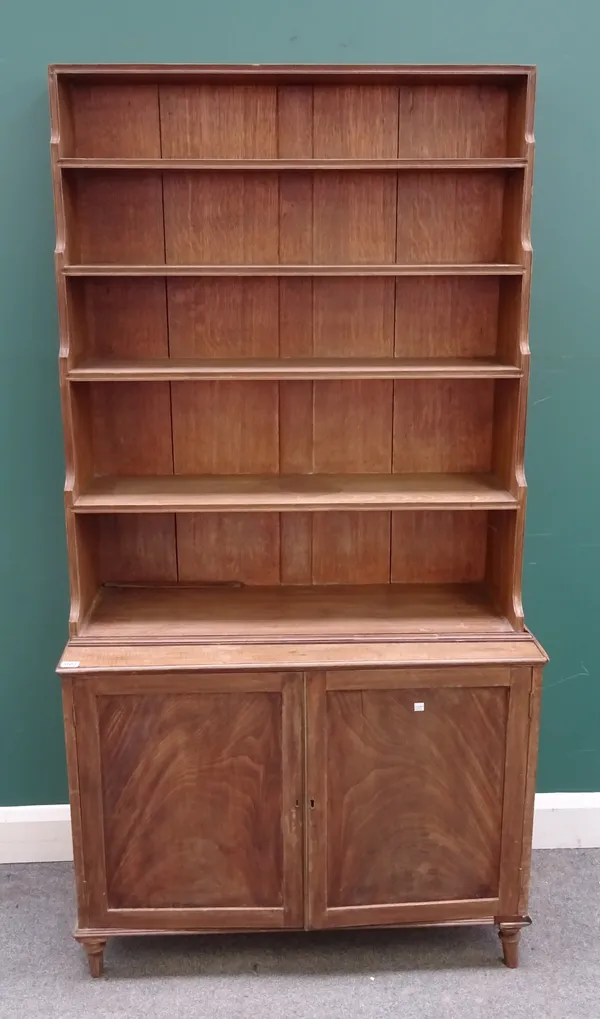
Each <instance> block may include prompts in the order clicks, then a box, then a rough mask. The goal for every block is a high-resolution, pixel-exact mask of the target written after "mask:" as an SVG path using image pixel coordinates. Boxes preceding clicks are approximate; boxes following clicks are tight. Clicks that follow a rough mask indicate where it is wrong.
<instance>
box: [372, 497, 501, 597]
mask: <svg viewBox="0 0 600 1019" xmlns="http://www.w3.org/2000/svg"><path fill="white" fill-rule="evenodd" d="M487 531H488V514H487V513H473V512H462V511H460V512H457V511H451V512H432V511H431V510H429V511H428V510H420V511H418V512H410V511H409V512H406V513H392V531H391V578H390V579H391V581H392V583H395V584H398V583H400V584H411V583H418V584H448V583H453V584H463V583H478V582H479V581H482V580H483V579H484V577H485V566H486V552H487Z"/></svg>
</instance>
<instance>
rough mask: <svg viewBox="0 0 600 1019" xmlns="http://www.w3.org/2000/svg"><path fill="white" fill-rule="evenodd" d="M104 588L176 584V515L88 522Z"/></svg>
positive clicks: (120, 516) (114, 517)
mask: <svg viewBox="0 0 600 1019" xmlns="http://www.w3.org/2000/svg"><path fill="white" fill-rule="evenodd" d="M84 526H85V527H86V528H87V536H86V537H87V541H88V542H89V543H90V545H91V547H92V548H93V549H94V552H95V563H96V570H97V575H98V581H99V583H100V584H156V583H162V584H174V583H175V582H176V581H177V579H178V577H177V556H176V537H175V516H174V514H172V513H156V514H154V513H132V514H129V513H113V514H110V513H109V514H98V516H90V517H87V518H85V520H84Z"/></svg>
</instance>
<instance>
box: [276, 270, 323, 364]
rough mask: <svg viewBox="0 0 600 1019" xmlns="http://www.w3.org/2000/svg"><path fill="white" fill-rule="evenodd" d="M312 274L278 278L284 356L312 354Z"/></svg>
mask: <svg viewBox="0 0 600 1019" xmlns="http://www.w3.org/2000/svg"><path fill="white" fill-rule="evenodd" d="M317 282H318V281H317V280H312V279H310V278H309V277H305V278H301V277H299V278H298V279H284V278H282V279H280V280H279V350H280V355H281V357H312V356H313V353H314V344H313V328H314V326H313V287H314V285H315V284H316V283H317Z"/></svg>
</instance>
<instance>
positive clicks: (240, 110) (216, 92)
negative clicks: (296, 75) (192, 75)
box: [160, 84, 277, 159]
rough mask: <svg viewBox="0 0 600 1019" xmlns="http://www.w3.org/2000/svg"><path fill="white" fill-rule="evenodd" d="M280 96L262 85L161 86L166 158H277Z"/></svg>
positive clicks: (161, 117) (274, 89)
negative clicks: (277, 111) (278, 100)
mask: <svg viewBox="0 0 600 1019" xmlns="http://www.w3.org/2000/svg"><path fill="white" fill-rule="evenodd" d="M276 109H277V92H276V88H275V87H274V86H268V85H265V86H261V85H250V86H249V85H230V84H227V85H204V84H203V85H190V86H185V85H161V86H160V123H161V132H162V148H163V157H164V158H165V159H274V158H275V157H276V155H277V125H276Z"/></svg>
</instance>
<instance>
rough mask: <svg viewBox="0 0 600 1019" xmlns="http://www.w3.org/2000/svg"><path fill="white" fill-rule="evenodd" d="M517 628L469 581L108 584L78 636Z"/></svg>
mask: <svg viewBox="0 0 600 1019" xmlns="http://www.w3.org/2000/svg"><path fill="white" fill-rule="evenodd" d="M506 632H509V633H510V632H512V631H511V626H510V624H509V623H508V621H507V620H506V619H505V618H504V617H503V616H501V615H499V614H498V613H497V612H496V611H495V610H494V609H493V607H492V606H491V604H490V602H489V599H488V596H487V594H486V592H485V590H484V589H483V588H482V587H480V586H479V585H469V584H464V585H463V584H447V585H446V584H444V585H440V584H398V585H385V584H382V585H362V586H354V587H342V586H340V587H243V586H239V587H236V586H234V585H232V586H218V585H217V586H215V585H213V586H211V585H207V586H206V587H104V588H102V589H101V590H100V593H99V596H98V598H97V599H96V601H95V603H94V605H93V608H92V610H91V612H90V614H89V616H88V618H87V619H86V620H85V622H84V624H83V627H82V629H81V631H80V634H79V637H80V638H82V639H84V640H85V641H86V642H90V641H93V640H100V641H104V640H115V639H116V638H118V639H124V640H126V641H128V642H135V641H138V642H143V641H148V642H150V643H151V642H153V641H154V642H156V643H161V642H165V641H168V640H180V641H183V642H185V641H187V640H193V641H197V642H202V641H217V642H218V641H223V642H226V641H229V640H232V641H236V640H248V641H253V640H256V641H269V640H278V641H281V640H293V641H298V640H300V641H302V640H313V639H315V638H318V639H320V640H325V641H332V640H336V639H346V640H352V641H358V640H364V639H385V638H393V637H398V636H407V635H420V634H429V635H437V634H446V635H448V634H452V635H453V636H454V637H456V636H460V635H464V636H469V635H474V634H475V635H476V634H488V633H490V634H493V633H506Z"/></svg>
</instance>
